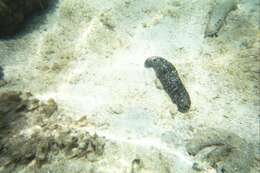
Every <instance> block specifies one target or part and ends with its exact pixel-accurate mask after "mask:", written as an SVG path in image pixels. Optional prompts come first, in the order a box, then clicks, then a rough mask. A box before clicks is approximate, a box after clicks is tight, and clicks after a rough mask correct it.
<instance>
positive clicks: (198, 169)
mask: <svg viewBox="0 0 260 173" xmlns="http://www.w3.org/2000/svg"><path fill="white" fill-rule="evenodd" d="M192 169H194V170H195V171H202V170H203V169H202V168H201V167H200V165H199V164H198V163H197V162H195V163H193V165H192Z"/></svg>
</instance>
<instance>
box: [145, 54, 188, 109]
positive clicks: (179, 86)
mask: <svg viewBox="0 0 260 173" xmlns="http://www.w3.org/2000/svg"><path fill="white" fill-rule="evenodd" d="M145 67H147V68H150V67H152V68H153V69H154V71H155V73H156V76H157V77H158V78H159V80H160V82H161V83H162V85H163V88H164V90H165V91H166V92H167V94H168V95H169V96H170V98H171V100H172V102H173V103H175V104H176V105H177V107H178V110H179V111H180V112H182V113H185V112H187V111H188V110H189V108H190V105H191V101H190V96H189V94H188V92H187V91H186V89H185V87H184V85H183V83H182V81H181V79H180V77H179V75H178V72H177V70H176V69H175V67H174V66H173V65H172V64H171V63H170V62H169V61H167V60H166V59H164V58H161V57H150V58H148V59H147V60H146V61H145Z"/></svg>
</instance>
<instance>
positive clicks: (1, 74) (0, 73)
mask: <svg viewBox="0 0 260 173" xmlns="http://www.w3.org/2000/svg"><path fill="white" fill-rule="evenodd" d="M0 2H1V1H0ZM3 71H4V70H3V67H1V66H0V81H1V80H3V78H4V72H3Z"/></svg>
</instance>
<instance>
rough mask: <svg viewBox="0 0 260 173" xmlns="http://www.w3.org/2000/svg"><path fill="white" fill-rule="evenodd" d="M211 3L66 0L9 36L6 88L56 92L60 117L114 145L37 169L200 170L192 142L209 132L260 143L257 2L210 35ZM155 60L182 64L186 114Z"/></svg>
mask: <svg viewBox="0 0 260 173" xmlns="http://www.w3.org/2000/svg"><path fill="white" fill-rule="evenodd" d="M211 7H212V1H210V0H161V1H160V2H158V1H157V0H142V1H138V0H121V1H118V0H110V1H103V0H96V1H91V0H77V1H73V0H63V1H58V2H57V3H56V4H54V5H53V7H51V8H50V9H49V10H47V11H46V13H44V14H41V15H39V16H36V17H34V18H32V19H31V20H30V21H28V24H27V27H26V28H25V29H24V30H23V31H22V32H21V33H19V34H18V35H17V36H15V37H13V38H10V39H1V40H0V58H1V59H0V64H1V66H2V67H3V69H4V74H5V76H4V78H5V81H6V82H7V83H6V84H5V85H4V86H2V87H0V90H1V91H7V90H16V91H24V92H31V93H33V95H34V96H35V97H36V98H38V99H40V100H42V101H46V100H48V99H49V98H52V99H54V100H55V102H56V103H57V105H58V108H59V113H58V114H59V115H58V116H59V117H61V116H62V118H63V119H66V121H68V122H67V123H70V122H69V121H71V123H72V124H73V122H76V121H79V120H81V119H82V118H84V117H85V118H86V119H87V120H88V123H87V124H86V125H85V126H84V125H83V126H84V127H82V126H80V127H79V128H82V129H83V130H85V131H87V132H89V133H91V134H95V133H96V134H97V135H98V136H101V137H104V138H105V139H106V141H107V142H106V145H105V150H104V153H103V155H102V157H101V158H100V159H99V160H98V161H95V162H87V161H84V159H66V158H65V157H64V158H62V157H61V158H60V159H58V161H55V162H54V161H53V162H47V163H46V164H44V165H43V166H42V168H39V170H40V171H42V172H44V171H45V172H46V171H47V170H48V171H49V172H48V171H47V172H48V173H52V172H53V173H58V172H64V173H66V172H68V173H69V172H74V173H83V172H84V173H88V172H89V173H92V172H93V173H175V172H176V173H186V172H187V173H192V172H196V170H194V167H193V166H192V165H193V164H194V159H195V158H194V157H193V156H190V155H189V154H188V152H187V151H186V148H185V146H186V144H187V142H188V141H189V140H190V139H191V138H192V137H193V136H194V135H195V134H196V132H197V131H198V130H201V129H205V131H207V129H208V128H214V129H221V130H225V131H227V132H230V133H232V134H236V135H237V136H239V137H241V138H242V139H244V140H246V141H247V142H248V143H252V144H253V145H254V146H258V145H259V118H260V107H259V106H260V104H259V103H260V97H259V91H260V89H259V87H260V86H259V83H260V75H259V74H260V62H259V61H260V57H259V55H260V52H259V41H260V30H259V11H258V9H259V2H257V0H256V1H254V0H250V1H241V2H240V3H239V5H238V8H237V10H235V11H233V12H231V13H230V14H229V16H228V18H227V20H226V22H225V24H224V26H223V28H222V29H221V30H220V32H219V34H218V35H219V36H218V37H215V38H205V37H204V31H205V27H206V23H207V21H208V12H209V11H210V9H211ZM150 56H161V57H164V58H165V59H167V60H168V61H170V62H171V63H172V64H173V65H174V66H175V67H176V69H177V71H178V73H179V76H180V78H181V79H182V81H183V83H184V85H185V87H186V89H187V91H188V93H189V95H190V98H191V108H190V111H189V112H188V113H181V112H178V110H177V108H176V105H175V104H173V103H172V102H171V100H170V98H169V97H168V95H167V94H166V93H165V91H164V90H163V89H162V87H161V86H160V83H159V82H158V79H156V76H155V73H154V71H153V70H152V69H147V68H145V67H144V61H145V60H146V59H147V58H148V57H150ZM74 128H78V126H75V127H74ZM256 155H257V154H256ZM255 157H256V158H258V159H259V156H255ZM256 160H257V159H256ZM258 161H259V160H258ZM61 162H62V164H61ZM59 167H61V168H60V169H59ZM54 168H55V169H54ZM257 169H258V170H257ZM28 171H30V170H28V169H27V166H26V165H24V166H20V167H17V169H15V172H19V173H20V172H28ZM91 171H92V172H91ZM251 171H252V172H257V171H259V168H254V169H252V170H251ZM0 172H1V169H0ZM47 172H46V173H47ZM201 172H205V173H206V172H208V173H211V172H212V173H213V172H216V170H215V169H214V168H212V167H207V168H205V169H204V170H201ZM1 173H2V172H1Z"/></svg>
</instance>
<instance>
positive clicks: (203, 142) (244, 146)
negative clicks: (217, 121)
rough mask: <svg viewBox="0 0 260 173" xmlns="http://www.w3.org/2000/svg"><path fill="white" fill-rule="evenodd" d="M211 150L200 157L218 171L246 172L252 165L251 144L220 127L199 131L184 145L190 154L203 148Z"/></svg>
mask: <svg viewBox="0 0 260 173" xmlns="http://www.w3.org/2000/svg"><path fill="white" fill-rule="evenodd" d="M209 147H212V149H211V150H209V151H208V152H206V153H204V154H203V155H204V156H201V157H200V161H202V162H203V161H206V162H208V163H209V164H210V166H212V167H214V168H215V169H216V170H217V172H218V173H223V172H227V173H231V172H232V173H233V172H234V173H235V172H236V173H247V172H250V168H251V166H252V162H253V157H254V152H253V148H254V147H253V145H252V144H250V143H248V142H247V141H246V140H245V139H243V138H241V137H239V136H237V135H236V134H233V133H231V132H228V131H225V130H221V129H206V130H204V131H203V130H201V131H199V132H198V133H197V134H196V136H195V137H194V138H193V139H192V140H191V141H190V142H189V143H188V144H187V145H186V149H187V151H188V153H189V154H190V155H193V156H198V155H201V153H202V152H203V151H205V149H207V148H209Z"/></svg>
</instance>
